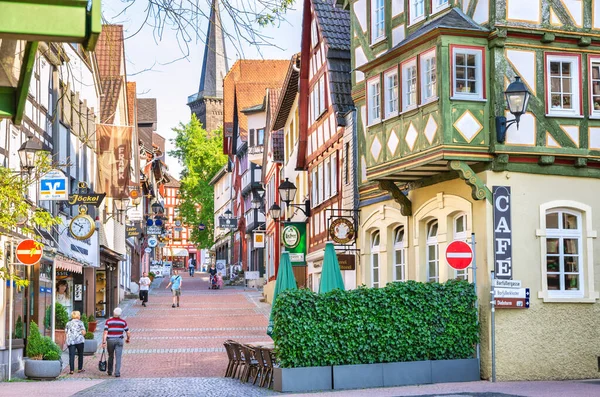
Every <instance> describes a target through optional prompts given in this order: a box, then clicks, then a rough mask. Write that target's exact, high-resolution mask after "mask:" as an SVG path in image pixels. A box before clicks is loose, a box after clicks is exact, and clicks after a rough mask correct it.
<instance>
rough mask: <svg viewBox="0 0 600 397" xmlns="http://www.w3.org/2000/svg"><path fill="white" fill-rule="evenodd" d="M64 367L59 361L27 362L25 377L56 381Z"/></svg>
mask: <svg viewBox="0 0 600 397" xmlns="http://www.w3.org/2000/svg"><path fill="white" fill-rule="evenodd" d="M61 370H62V365H61V363H60V361H59V360H26V361H25V376H26V377H28V378H30V379H54V378H57V377H58V375H60V372H61Z"/></svg>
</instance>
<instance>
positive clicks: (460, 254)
mask: <svg viewBox="0 0 600 397" xmlns="http://www.w3.org/2000/svg"><path fill="white" fill-rule="evenodd" d="M446 261H447V262H448V264H449V265H450V266H451V267H452V268H454V269H456V270H464V269H466V268H467V267H469V266H470V265H471V262H472V261H473V250H472V249H471V247H470V246H469V244H467V243H465V242H464V241H453V242H451V243H450V244H449V245H448V248H446Z"/></svg>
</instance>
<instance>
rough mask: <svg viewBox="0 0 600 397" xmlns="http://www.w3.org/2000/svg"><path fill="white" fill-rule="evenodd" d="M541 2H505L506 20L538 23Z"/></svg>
mask: <svg viewBox="0 0 600 397" xmlns="http://www.w3.org/2000/svg"><path fill="white" fill-rule="evenodd" d="M540 3H541V0H527V1H519V0H507V4H506V18H507V19H508V20H515V21H525V22H533V23H536V24H537V23H540V16H541V10H542V6H541V4H540Z"/></svg>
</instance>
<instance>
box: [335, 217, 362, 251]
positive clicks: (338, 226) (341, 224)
mask: <svg viewBox="0 0 600 397" xmlns="http://www.w3.org/2000/svg"><path fill="white" fill-rule="evenodd" d="M329 238H331V239H332V240H333V241H334V242H335V243H336V244H341V245H346V244H350V243H352V242H353V241H354V239H355V238H356V233H355V231H354V224H353V223H352V221H351V220H350V219H348V218H337V219H335V220H334V221H333V222H331V224H330V225H329Z"/></svg>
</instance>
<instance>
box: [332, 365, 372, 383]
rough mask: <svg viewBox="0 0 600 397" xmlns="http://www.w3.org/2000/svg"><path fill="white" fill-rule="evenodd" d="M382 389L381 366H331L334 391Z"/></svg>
mask: <svg viewBox="0 0 600 397" xmlns="http://www.w3.org/2000/svg"><path fill="white" fill-rule="evenodd" d="M369 387H383V364H356V365H334V366H333V388H334V389H366V388H369Z"/></svg>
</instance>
